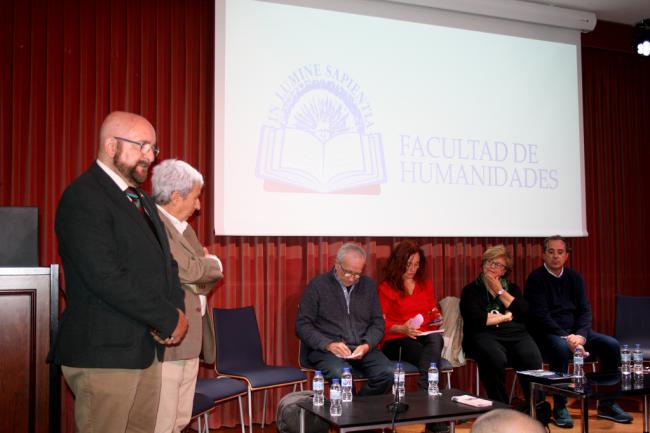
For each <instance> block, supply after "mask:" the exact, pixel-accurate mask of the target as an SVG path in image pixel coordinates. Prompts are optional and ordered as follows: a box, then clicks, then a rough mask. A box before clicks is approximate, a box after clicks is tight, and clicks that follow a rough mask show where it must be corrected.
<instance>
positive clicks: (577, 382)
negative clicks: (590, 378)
mask: <svg viewBox="0 0 650 433" xmlns="http://www.w3.org/2000/svg"><path fill="white" fill-rule="evenodd" d="M571 380H572V381H573V390H574V391H576V392H584V390H585V378H584V376H573V378H572V379H571Z"/></svg>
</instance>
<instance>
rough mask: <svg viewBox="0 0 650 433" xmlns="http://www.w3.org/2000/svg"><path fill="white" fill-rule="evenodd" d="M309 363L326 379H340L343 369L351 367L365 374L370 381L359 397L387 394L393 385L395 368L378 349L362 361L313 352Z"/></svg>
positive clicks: (309, 356)
mask: <svg viewBox="0 0 650 433" xmlns="http://www.w3.org/2000/svg"><path fill="white" fill-rule="evenodd" d="M308 358H309V362H310V363H311V364H312V365H313V366H314V368H315V369H317V370H320V371H321V372H322V373H323V376H324V377H325V379H327V380H329V381H331V380H332V379H336V378H340V377H341V375H342V374H343V369H344V368H346V367H350V368H352V369H355V370H358V371H360V372H361V373H363V376H364V377H365V378H367V379H368V381H367V382H366V383H365V384H364V385H363V387H362V388H361V390H360V391H359V395H376V394H384V393H386V392H387V391H388V390H389V389H390V388H391V386H392V385H393V366H392V364H391V362H390V361H389V360H388V358H386V356H385V355H384V354H383V353H382V352H381V351H379V350H377V349H370V351H369V352H368V353H366V356H364V357H363V358H362V359H360V360H351V359H342V358H339V357H337V356H336V355H334V354H333V353H331V352H325V351H322V350H313V351H311V352H310V353H309V355H308Z"/></svg>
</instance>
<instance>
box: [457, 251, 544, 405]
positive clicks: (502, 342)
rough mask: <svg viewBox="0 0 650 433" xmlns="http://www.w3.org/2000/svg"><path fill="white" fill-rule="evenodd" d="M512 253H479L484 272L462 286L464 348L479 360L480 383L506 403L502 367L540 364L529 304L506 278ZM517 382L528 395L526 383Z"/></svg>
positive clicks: (540, 366) (492, 396)
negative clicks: (528, 322)
mask: <svg viewBox="0 0 650 433" xmlns="http://www.w3.org/2000/svg"><path fill="white" fill-rule="evenodd" d="M511 266H512V258H511V257H510V255H509V254H508V252H507V251H506V248H505V247H504V246H503V245H497V246H495V247H491V248H488V249H487V250H485V252H484V253H483V261H482V272H481V273H480V274H479V275H478V278H476V280H474V281H472V282H471V283H469V284H468V285H467V286H465V288H464V289H463V293H462V295H461V298H460V313H461V314H462V316H463V349H464V350H465V353H466V354H467V355H468V356H470V357H472V358H474V360H475V361H476V362H477V363H478V369H479V375H480V377H481V382H482V383H483V386H484V387H485V390H486V392H487V395H488V397H489V398H491V399H492V400H497V401H501V402H504V403H507V402H508V392H507V391H506V386H505V382H506V373H505V369H506V367H513V368H515V369H516V370H532V369H538V368H542V355H541V354H540V352H539V349H538V348H537V345H536V344H535V342H534V341H533V339H532V338H531V336H530V335H529V334H528V331H527V330H526V326H525V321H526V317H527V315H528V303H527V302H526V300H525V299H524V298H523V296H522V294H521V290H519V287H517V285H516V284H514V283H512V282H509V281H507V280H506V278H505V276H506V275H507V274H508V272H509V271H510V269H511ZM520 383H521V386H522V388H523V390H524V395H525V396H526V400H528V399H529V392H528V390H529V387H528V382H527V380H526V379H525V378H523V376H522V380H521V382H520Z"/></svg>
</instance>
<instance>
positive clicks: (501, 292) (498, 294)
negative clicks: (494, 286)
mask: <svg viewBox="0 0 650 433" xmlns="http://www.w3.org/2000/svg"><path fill="white" fill-rule="evenodd" d="M505 292H506V291H505V290H503V289H501V290H499V291H498V292H497V296H501V295H503V294H504V293H505Z"/></svg>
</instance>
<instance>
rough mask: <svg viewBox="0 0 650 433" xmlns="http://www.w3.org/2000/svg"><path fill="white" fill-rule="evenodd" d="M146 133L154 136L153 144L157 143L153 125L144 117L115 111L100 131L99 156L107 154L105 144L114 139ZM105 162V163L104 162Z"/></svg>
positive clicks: (107, 117) (105, 120)
mask: <svg viewBox="0 0 650 433" xmlns="http://www.w3.org/2000/svg"><path fill="white" fill-rule="evenodd" d="M142 132H146V133H148V134H149V135H153V138H152V140H153V141H150V142H151V143H155V142H156V130H155V129H154V127H153V125H152V124H151V123H150V122H149V121H148V120H147V119H145V118H144V117H142V116H140V115H138V114H134V113H128V112H126V111H113V112H112V113H111V114H109V115H108V116H106V118H105V119H104V122H103V123H102V126H101V128H100V130H99V154H98V155H99V156H100V157H101V156H102V154H106V153H107V152H106V149H104V143H105V142H106V141H107V140H112V139H113V137H116V136H117V137H132V136H134V135H137V134H140V133H142ZM102 162H104V161H102Z"/></svg>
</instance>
